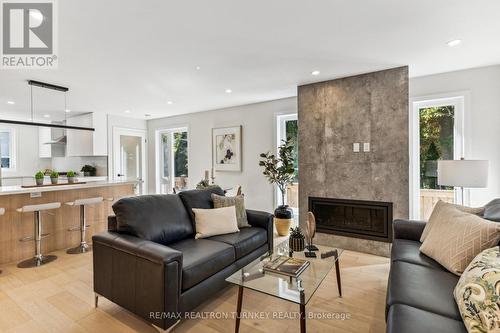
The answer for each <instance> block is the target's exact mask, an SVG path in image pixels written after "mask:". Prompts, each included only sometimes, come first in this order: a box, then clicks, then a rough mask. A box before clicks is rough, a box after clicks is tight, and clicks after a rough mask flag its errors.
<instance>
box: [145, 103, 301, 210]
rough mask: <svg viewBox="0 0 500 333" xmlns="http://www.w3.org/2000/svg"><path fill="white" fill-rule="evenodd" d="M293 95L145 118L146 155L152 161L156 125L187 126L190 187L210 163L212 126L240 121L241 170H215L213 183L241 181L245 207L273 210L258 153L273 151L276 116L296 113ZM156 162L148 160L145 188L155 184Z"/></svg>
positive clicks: (163, 126)
mask: <svg viewBox="0 0 500 333" xmlns="http://www.w3.org/2000/svg"><path fill="white" fill-rule="evenodd" d="M296 112H297V102H296V98H287V99H280V100H275V101H270V102H264V103H257V104H250V105H245V106H238V107H232V108H227V109H220V110H213V111H206V112H199V113H192V114H187V115H181V116H176V117H168V118H161V119H154V120H149V121H148V142H149V143H150V144H149V146H148V154H149V155H148V156H149V158H148V159H149V160H150V161H154V160H155V158H156V156H155V154H156V153H155V152H156V149H155V135H156V131H157V130H159V129H167V128H174V127H180V126H187V127H188V132H189V141H188V145H189V146H188V151H189V182H190V184H189V185H190V187H194V186H196V184H197V183H198V182H199V181H200V180H201V179H202V178H203V177H204V171H205V170H210V168H211V164H212V151H211V149H212V146H211V144H212V128H218V127H228V126H237V125H242V172H216V175H215V176H216V179H215V181H216V183H217V184H219V185H221V186H222V187H233V186H235V185H238V184H239V185H241V186H242V188H243V192H244V193H245V205H246V207H247V208H253V209H262V210H266V211H273V209H274V189H273V186H271V185H269V183H268V182H267V180H266V179H265V178H264V176H263V175H262V171H261V168H260V167H259V154H260V153H262V152H266V151H274V150H275V145H276V139H275V136H276V130H275V128H276V116H277V115H279V114H287V113H296ZM156 178H157V172H156V165H155V163H153V162H150V163H149V189H150V192H154V191H155V188H156Z"/></svg>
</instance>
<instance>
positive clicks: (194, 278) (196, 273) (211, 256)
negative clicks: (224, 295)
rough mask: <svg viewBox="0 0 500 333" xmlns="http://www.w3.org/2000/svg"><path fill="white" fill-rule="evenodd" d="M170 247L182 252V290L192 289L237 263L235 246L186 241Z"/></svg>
mask: <svg viewBox="0 0 500 333" xmlns="http://www.w3.org/2000/svg"><path fill="white" fill-rule="evenodd" d="M169 247H171V248H173V249H175V250H177V251H180V252H182V290H186V289H189V288H191V287H192V286H194V285H196V284H198V283H200V282H201V281H203V280H205V279H206V278H209V277H210V276H212V275H214V274H215V273H217V272H218V271H220V270H222V269H224V268H225V267H227V266H229V265H231V264H232V263H233V262H234V261H235V254H234V248H233V246H231V245H229V244H226V243H223V242H217V241H214V240H208V239H194V238H191V239H185V240H182V241H180V242H177V243H173V244H170V245H169Z"/></svg>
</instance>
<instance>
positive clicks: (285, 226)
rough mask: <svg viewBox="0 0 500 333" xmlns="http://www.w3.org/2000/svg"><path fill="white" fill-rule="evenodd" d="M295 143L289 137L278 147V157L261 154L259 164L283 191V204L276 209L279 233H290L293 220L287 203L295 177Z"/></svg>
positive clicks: (267, 176) (275, 215) (282, 234)
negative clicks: (288, 188) (288, 192)
mask: <svg viewBox="0 0 500 333" xmlns="http://www.w3.org/2000/svg"><path fill="white" fill-rule="evenodd" d="M293 148H294V147H293V143H292V141H291V140H290V138H288V139H287V140H283V144H281V145H280V146H279V147H278V157H276V156H275V155H274V154H271V153H270V152H267V153H262V154H260V157H261V160H260V161H259V166H261V167H263V168H264V171H263V172H262V173H263V174H264V176H266V178H267V180H268V181H269V183H271V184H276V185H277V186H278V189H279V190H280V193H281V205H280V206H278V207H277V208H276V209H275V210H274V223H275V225H276V230H277V231H278V235H280V236H286V235H288V230H289V228H290V225H291V224H292V220H293V210H292V209H291V208H290V207H288V205H286V204H285V194H286V188H287V186H288V185H289V184H291V183H292V181H293V179H294V178H295V169H294V166H293Z"/></svg>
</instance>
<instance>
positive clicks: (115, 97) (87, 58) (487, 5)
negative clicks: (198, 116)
mask: <svg viewBox="0 0 500 333" xmlns="http://www.w3.org/2000/svg"><path fill="white" fill-rule="evenodd" d="M58 3H59V22H60V24H59V67H58V69H56V70H0V114H1V113H2V112H3V113H7V112H9V111H15V112H18V113H26V112H27V107H28V104H27V101H28V88H27V87H28V86H27V84H26V80H28V79H35V80H40V81H46V82H50V83H55V84H60V85H64V86H68V87H69V88H70V92H69V99H68V102H69V108H71V109H72V110H74V111H82V112H83V111H97V112H106V113H113V114H119V115H124V116H130V117H141V118H144V114H146V113H149V114H151V115H152V118H157V117H165V116H170V115H175V114H182V113H188V112H195V111H203V110H209V109H216V108H221V107H227V106H234V105H241V104H248V103H254V102H259V101H265V100H271V99H278V98H284V97H289V96H295V95H296V87H297V85H299V84H303V83H308V82H314V81H322V80H326V79H332V78H337V77H342V76H346V75H351V74H357V73H362V72H368V71H374V70H380V69H384V68H389V67H395V66H401V65H406V64H408V65H409V66H410V74H411V76H421V75H428V74H434V73H439V72H447V71H453V70H458V69H464V68H470V67H478V66H484V65H491V64H498V63H500V43H498V38H499V36H500V19H499V13H500V1H498V0H481V1H470V0H439V1H436V0H412V1H410V0H407V1H401V0H377V1H373V0H349V1H346V0H329V1H327V0H314V1H311V0H309V1H307V0H272V1H269V0H246V1H242V0H239V1H237V0H210V1H206V0H198V1H193V0H190V1H188V0H183V1H165V0H148V1H138V0H133V1H130V0H106V1H102V0H100V1H99V0H85V1H82V0H64V1H61V0H60V1H58ZM457 38H459V39H462V41H463V42H462V43H461V44H460V45H459V46H456V47H453V48H450V47H449V46H447V44H446V42H448V41H450V40H453V39H457ZM196 66H200V69H199V70H197V69H196ZM312 70H320V71H321V74H320V75H318V76H312V75H311V71H312ZM227 88H230V89H232V91H233V93H231V94H227V93H225V90H226V89H227ZM7 100H12V101H15V102H16V104H15V105H7V104H6V101H7ZM169 100H171V101H173V104H172V105H168V104H167V101H169ZM39 106H40V105H39ZM61 109H62V106H61ZM124 110H130V111H131V112H130V113H124ZM26 114H27V113H26Z"/></svg>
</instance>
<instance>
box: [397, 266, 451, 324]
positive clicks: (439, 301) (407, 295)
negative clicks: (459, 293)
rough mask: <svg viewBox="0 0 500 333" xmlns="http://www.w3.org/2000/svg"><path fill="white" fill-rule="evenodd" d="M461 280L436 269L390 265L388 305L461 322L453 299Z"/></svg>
mask: <svg viewBox="0 0 500 333" xmlns="http://www.w3.org/2000/svg"><path fill="white" fill-rule="evenodd" d="M457 282H458V276H456V275H454V274H452V273H450V272H447V271H444V270H439V269H435V268H428V267H424V266H421V265H416V264H411V263H408V262H404V261H394V262H392V264H391V273H390V275H389V286H388V289H387V305H388V306H391V305H394V304H406V305H409V306H413V307H415V308H419V309H422V310H425V311H429V312H434V313H436V314H439V315H442V316H445V317H449V318H453V319H457V320H460V318H461V316H460V312H459V311H458V307H457V304H456V303H455V299H454V298H453V290H454V288H455V286H456V284H457Z"/></svg>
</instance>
